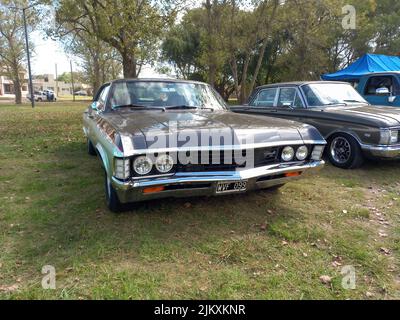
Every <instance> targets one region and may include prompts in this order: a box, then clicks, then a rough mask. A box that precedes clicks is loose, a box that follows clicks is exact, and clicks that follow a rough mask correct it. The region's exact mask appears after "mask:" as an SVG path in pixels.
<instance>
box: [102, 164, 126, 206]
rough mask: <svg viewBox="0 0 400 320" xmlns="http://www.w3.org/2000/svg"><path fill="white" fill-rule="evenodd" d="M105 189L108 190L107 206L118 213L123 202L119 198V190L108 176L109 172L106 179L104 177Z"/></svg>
mask: <svg viewBox="0 0 400 320" xmlns="http://www.w3.org/2000/svg"><path fill="white" fill-rule="evenodd" d="M104 185H105V191H106V202H107V207H108V209H110V210H111V211H112V212H115V213H118V212H121V210H122V204H121V202H120V201H119V199H118V195H117V192H116V191H115V189H114V187H113V186H112V184H111V180H110V178H109V177H108V174H107V173H106V172H105V179H104Z"/></svg>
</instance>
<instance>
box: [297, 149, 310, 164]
mask: <svg viewBox="0 0 400 320" xmlns="http://www.w3.org/2000/svg"><path fill="white" fill-rule="evenodd" d="M307 157H308V148H307V147H306V146H301V147H300V148H298V149H297V152H296V158H297V160H300V161H304V160H306V159H307Z"/></svg>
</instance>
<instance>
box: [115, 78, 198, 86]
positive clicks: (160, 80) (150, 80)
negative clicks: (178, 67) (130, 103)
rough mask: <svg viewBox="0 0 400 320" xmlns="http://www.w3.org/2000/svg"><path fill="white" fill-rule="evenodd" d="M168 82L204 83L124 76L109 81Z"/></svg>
mask: <svg viewBox="0 0 400 320" xmlns="http://www.w3.org/2000/svg"><path fill="white" fill-rule="evenodd" d="M127 81H128V82H170V83H196V84H205V85H206V83H204V82H200V81H193V80H182V79H174V78H126V79H116V80H113V81H111V82H110V83H121V82H127Z"/></svg>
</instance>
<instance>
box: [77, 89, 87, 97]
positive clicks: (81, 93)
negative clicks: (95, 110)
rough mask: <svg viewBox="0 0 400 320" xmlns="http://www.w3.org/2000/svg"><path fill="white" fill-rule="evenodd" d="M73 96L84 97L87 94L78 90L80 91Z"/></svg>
mask: <svg viewBox="0 0 400 320" xmlns="http://www.w3.org/2000/svg"><path fill="white" fill-rule="evenodd" d="M75 95H76V96H82V97H86V96H87V95H88V94H87V92H86V91H84V90H80V91H77V92H75Z"/></svg>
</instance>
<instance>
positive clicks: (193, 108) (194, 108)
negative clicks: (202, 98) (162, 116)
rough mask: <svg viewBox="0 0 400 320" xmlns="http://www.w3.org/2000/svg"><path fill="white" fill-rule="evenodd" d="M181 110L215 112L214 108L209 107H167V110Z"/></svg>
mask: <svg viewBox="0 0 400 320" xmlns="http://www.w3.org/2000/svg"><path fill="white" fill-rule="evenodd" d="M179 109H189V110H211V111H214V109H213V108H208V107H196V106H189V105H180V106H168V107H165V110H179Z"/></svg>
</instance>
